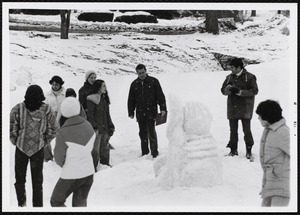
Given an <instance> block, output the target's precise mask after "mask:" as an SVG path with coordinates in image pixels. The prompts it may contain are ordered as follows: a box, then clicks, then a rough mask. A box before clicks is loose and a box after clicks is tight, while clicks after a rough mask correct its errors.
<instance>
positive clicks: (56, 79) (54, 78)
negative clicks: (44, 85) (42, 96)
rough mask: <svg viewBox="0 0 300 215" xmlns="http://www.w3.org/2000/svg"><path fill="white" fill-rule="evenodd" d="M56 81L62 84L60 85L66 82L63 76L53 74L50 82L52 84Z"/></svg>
mask: <svg viewBox="0 0 300 215" xmlns="http://www.w3.org/2000/svg"><path fill="white" fill-rule="evenodd" d="M54 81H55V82H56V83H58V84H60V85H63V84H64V83H65V82H64V81H63V80H62V79H61V77H59V76H58V75H55V76H53V77H52V78H51V80H50V81H49V84H51V85H52V83H53V82H54Z"/></svg>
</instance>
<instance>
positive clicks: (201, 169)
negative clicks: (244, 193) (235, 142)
mask: <svg viewBox="0 0 300 215" xmlns="http://www.w3.org/2000/svg"><path fill="white" fill-rule="evenodd" d="M169 102H170V105H169V107H170V108H169V112H170V117H169V123H168V127H167V138H168V140H169V147H168V156H159V157H158V158H157V159H156V160H155V161H154V164H153V167H154V172H155V175H156V177H157V181H158V184H159V185H160V186H162V187H164V188H166V189H169V188H173V187H177V186H181V187H193V186H195V187H208V186H213V185H215V184H219V183H220V182H221V180H222V163H221V156H220V153H219V149H218V146H217V144H216V142H215V140H214V138H213V136H212V135H211V134H210V127H211V123H212V115H211V113H210V112H209V110H208V109H207V108H206V107H205V106H204V105H202V104H201V103H200V102H195V101H188V102H183V101H180V100H179V99H178V98H176V97H175V96H170V98H169Z"/></svg>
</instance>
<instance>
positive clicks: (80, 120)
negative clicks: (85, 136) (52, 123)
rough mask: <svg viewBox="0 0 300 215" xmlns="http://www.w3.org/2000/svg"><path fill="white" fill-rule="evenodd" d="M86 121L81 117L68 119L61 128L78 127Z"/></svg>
mask: <svg viewBox="0 0 300 215" xmlns="http://www.w3.org/2000/svg"><path fill="white" fill-rule="evenodd" d="M84 121H85V119H84V118H82V117H81V116H79V115H78V116H73V117H70V118H68V119H67V120H66V121H65V123H64V124H63V126H62V127H61V128H64V127H69V126H73V125H78V124H81V123H83V122H84Z"/></svg>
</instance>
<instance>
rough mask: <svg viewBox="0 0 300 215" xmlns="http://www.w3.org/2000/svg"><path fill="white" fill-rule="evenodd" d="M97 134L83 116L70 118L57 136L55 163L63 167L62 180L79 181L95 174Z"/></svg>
mask: <svg viewBox="0 0 300 215" xmlns="http://www.w3.org/2000/svg"><path fill="white" fill-rule="evenodd" d="M95 138H96V134H95V132H94V129H93V128H92V126H91V124H90V123H89V122H88V121H87V120H85V119H84V118H82V117H81V116H74V117H70V118H68V119H67V120H66V121H65V123H64V124H63V126H62V127H61V128H60V129H59V130H58V132H57V135H56V145H55V148H54V158H55V162H56V163H57V164H58V165H59V166H61V167H62V173H61V178H63V179H78V178H84V177H87V176H89V175H92V174H94V173H95V169H94V164H93V159H92V154H91V152H92V150H93V147H94V142H95Z"/></svg>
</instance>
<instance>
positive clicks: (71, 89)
mask: <svg viewBox="0 0 300 215" xmlns="http://www.w3.org/2000/svg"><path fill="white" fill-rule="evenodd" d="M69 96H73V97H75V98H76V96H77V95H76V92H75V90H74V89H73V88H68V89H67V90H66V97H69Z"/></svg>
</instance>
